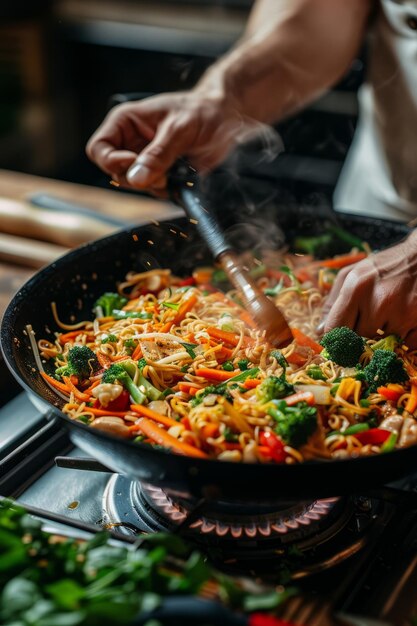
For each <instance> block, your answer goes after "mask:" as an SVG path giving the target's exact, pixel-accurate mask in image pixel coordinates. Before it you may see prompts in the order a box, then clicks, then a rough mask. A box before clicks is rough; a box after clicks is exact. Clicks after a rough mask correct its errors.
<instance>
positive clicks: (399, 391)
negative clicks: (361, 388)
mask: <svg viewBox="0 0 417 626" xmlns="http://www.w3.org/2000/svg"><path fill="white" fill-rule="evenodd" d="M377 392H378V393H379V395H381V396H382V397H383V398H385V400H390V401H391V402H397V400H398V399H399V398H400V396H402V395H403V393H405V389H404V387H403V386H402V385H398V384H396V383H389V384H388V385H386V386H381V387H378V389H377Z"/></svg>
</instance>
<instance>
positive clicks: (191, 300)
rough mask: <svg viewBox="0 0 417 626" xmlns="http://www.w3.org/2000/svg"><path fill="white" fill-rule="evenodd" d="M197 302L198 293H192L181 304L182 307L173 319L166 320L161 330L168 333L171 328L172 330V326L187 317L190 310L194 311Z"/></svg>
mask: <svg viewBox="0 0 417 626" xmlns="http://www.w3.org/2000/svg"><path fill="white" fill-rule="evenodd" d="M196 302H197V295H196V294H195V293H192V294H191V295H190V296H189V297H188V298H187V299H186V300H185V302H183V303H182V304H181V306H180V308H179V309H178V311H177V313H176V315H175V317H174V319H173V320H171V321H169V322H166V323H165V324H164V325H163V326H162V328H161V332H163V333H167V332H168V331H169V330H171V328H172V326H177V325H178V324H179V323H180V322H182V320H183V319H184V318H185V316H186V315H187V313H189V312H190V311H192V309H193V307H194V305H195V303H196Z"/></svg>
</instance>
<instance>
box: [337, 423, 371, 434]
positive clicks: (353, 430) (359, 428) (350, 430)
mask: <svg viewBox="0 0 417 626" xmlns="http://www.w3.org/2000/svg"><path fill="white" fill-rule="evenodd" d="M369 428H370V426H369V424H368V423H367V422H362V423H361V424H352V426H348V427H347V428H346V429H345V430H344V431H343V432H342V433H341V434H342V435H356V434H357V433H363V432H364V431H365V430H369Z"/></svg>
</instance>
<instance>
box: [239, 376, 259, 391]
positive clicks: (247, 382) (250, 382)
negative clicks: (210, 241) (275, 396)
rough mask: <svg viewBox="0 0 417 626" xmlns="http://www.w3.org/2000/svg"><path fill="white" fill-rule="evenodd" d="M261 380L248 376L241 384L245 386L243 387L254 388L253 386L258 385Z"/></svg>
mask: <svg viewBox="0 0 417 626" xmlns="http://www.w3.org/2000/svg"><path fill="white" fill-rule="evenodd" d="M261 382H262V380H260V379H259V378H248V379H247V380H245V382H244V383H243V386H244V387H245V389H255V387H257V386H258V385H260V384H261Z"/></svg>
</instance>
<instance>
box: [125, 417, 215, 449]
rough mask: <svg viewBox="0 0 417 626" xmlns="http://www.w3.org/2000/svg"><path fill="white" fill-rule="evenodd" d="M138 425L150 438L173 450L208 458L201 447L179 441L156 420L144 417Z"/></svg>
mask: <svg viewBox="0 0 417 626" xmlns="http://www.w3.org/2000/svg"><path fill="white" fill-rule="evenodd" d="M137 426H138V427H139V430H140V431H141V432H142V433H143V434H144V435H146V436H147V437H149V439H152V441H154V442H155V443H157V444H158V445H160V446H163V447H164V448H167V449H168V450H171V451H172V452H175V453H177V454H183V455H185V456H193V457H200V458H202V459H206V458H208V457H207V454H206V453H205V452H203V451H202V450H200V449H199V448H196V447H195V446H192V445H190V444H189V443H184V442H182V441H178V439H176V438H175V437H172V435H170V434H169V433H167V432H166V430H164V429H163V428H161V427H160V426H157V425H156V424H155V422H153V421H152V420H150V419H147V418H146V417H142V418H141V419H140V420H139V422H138V423H137Z"/></svg>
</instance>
